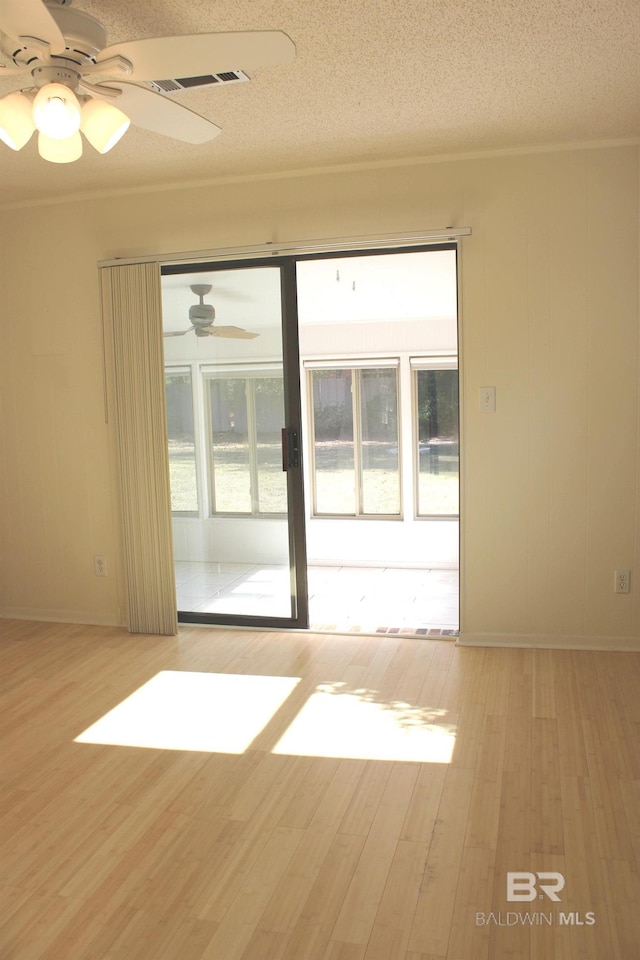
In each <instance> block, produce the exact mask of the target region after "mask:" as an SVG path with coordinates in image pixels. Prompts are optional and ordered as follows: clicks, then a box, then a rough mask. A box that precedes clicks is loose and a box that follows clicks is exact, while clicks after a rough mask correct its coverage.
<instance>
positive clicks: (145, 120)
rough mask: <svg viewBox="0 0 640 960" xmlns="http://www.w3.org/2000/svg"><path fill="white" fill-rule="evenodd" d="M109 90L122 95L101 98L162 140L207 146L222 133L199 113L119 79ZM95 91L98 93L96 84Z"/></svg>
mask: <svg viewBox="0 0 640 960" xmlns="http://www.w3.org/2000/svg"><path fill="white" fill-rule="evenodd" d="M110 88H111V89H113V88H117V89H119V90H122V94H121V95H120V96H119V97H117V98H116V99H115V100H114V99H113V98H111V97H107V96H105V98H104V99H105V100H107V102H108V103H113V104H115V106H117V107H118V109H119V110H122V112H123V113H125V114H126V115H127V116H128V117H129V119H130V120H131V122H132V123H135V124H136V125H137V126H138V127H142V128H143V129H144V130H152V131H153V132H154V133H160V134H162V136H163V137H173V139H174V140H183V141H185V143H206V142H207V141H208V140H213V138H214V137H217V136H218V134H219V133H221V132H222V131H221V129H220V127H218V126H217V125H216V124H215V123H211V121H210V120H207V119H206V118H205V117H201V116H200V114H199V113H194V111H193V110H189V108H188V107H184V106H182V104H181V103H176V101H175V100H170V99H169V98H168V97H164V96H163V95H162V94H160V93H154V92H153V91H152V90H147V89H145V87H138V86H137V85H136V84H135V83H128V82H125V81H124V80H118V81H117V82H115V83H112V84H110ZM94 89H95V90H96V91H97V90H99V89H100V87H99V85H98V86H96V87H95V88H94Z"/></svg>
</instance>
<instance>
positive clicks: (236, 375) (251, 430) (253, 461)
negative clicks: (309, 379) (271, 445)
mask: <svg viewBox="0 0 640 960" xmlns="http://www.w3.org/2000/svg"><path fill="white" fill-rule="evenodd" d="M200 374H201V376H200V383H201V389H202V408H203V412H204V418H203V419H204V423H203V426H204V437H203V439H204V451H205V454H204V461H205V472H206V483H207V494H208V503H207V517H208V518H209V519H218V518H222V517H232V518H236V519H256V518H259V519H260V520H268V519H277V520H282V518H283V517H286V516H287V510H286V507H285V510H284V511H282V512H281V513H263V512H261V511H260V509H259V481H258V464H257V456H256V455H257V434H256V418H255V392H254V390H253V388H252V387H250V388H249V394H248V395H247V435H248V438H249V439H248V448H249V475H250V488H251V511H250V512H249V511H243V512H231V511H227V510H216V495H215V463H214V456H213V449H212V443H211V436H212V430H211V406H210V401H209V382H211V381H213V380H228V379H238V380H244V381H245V389H246V388H247V387H248V386H249V384H250V383H252V381H257V380H261V379H266V378H271V379H272V378H273V377H274V376H275V377H277V376H278V374H279V375H280V377H282V363H278V362H276V361H274V362H269V361H267V362H265V361H260V362H258V363H255V364H233V363H230V364H210V363H207V364H202V365H200Z"/></svg>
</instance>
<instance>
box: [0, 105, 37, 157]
mask: <svg viewBox="0 0 640 960" xmlns="http://www.w3.org/2000/svg"><path fill="white" fill-rule="evenodd" d="M34 130H35V124H34V122H33V103H32V101H31V99H30V98H29V97H27V96H25V94H24V93H18V92H16V93H10V94H8V95H7V96H6V97H3V98H2V100H0V140H2V142H3V143H6V145H7V146H8V147H11V149H12V150H22V148H23V147H24V145H25V143H27V141H28V140H29V138H30V137H31V134H32V133H33V131H34Z"/></svg>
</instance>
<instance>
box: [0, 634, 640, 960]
mask: <svg viewBox="0 0 640 960" xmlns="http://www.w3.org/2000/svg"><path fill="white" fill-rule="evenodd" d="M0 638H1V639H0V661H1V663H0V678H1V686H2V697H1V700H0V705H1V709H2V721H1V730H2V734H3V736H4V744H3V747H2V757H1V759H2V769H1V775H0V778H1V783H2V787H3V806H2V819H1V821H0V822H1V824H2V834H1V838H0V839H1V847H0V884H1V889H0V893H1V895H2V903H1V904H0V957H2V960H445V958H446V960H502V958H517V960H578V958H579V960H585V958H586V960H637V958H638V957H639V956H640V880H639V872H640V746H639V745H640V655H636V654H626V653H612V654H605V653H583V652H563V651H553V652H551V651H540V650H539V651H531V650H504V649H501V650H497V649H494V650H490V649H486V650H481V649H469V648H458V647H456V646H455V644H454V643H453V642H452V641H447V640H426V639H414V638H404V637H389V636H384V637H374V638H371V637H358V636H354V635H349V636H345V637H340V636H327V635H311V634H298V633H291V634H280V633H269V632H263V633H258V632H237V631H231V630H224V629H204V628H200V627H195V628H189V629H186V628H185V629H182V631H181V634H180V636H179V638H177V639H176V638H159V637H134V636H129V635H128V634H126V633H124V632H123V631H119V630H113V629H109V628H97V627H83V626H67V625H46V624H33V623H21V622H14V621H4V622H0ZM167 671H173V672H180V673H182V674H185V673H194V674H197V675H200V678H201V679H202V677H201V675H202V674H212V675H214V674H224V675H236V678H237V676H238V675H240V680H239V681H238V682H239V683H240V684H242V683H243V682H245V678H248V677H257V678H261V679H259V680H256V681H251V682H252V683H253V684H254V686H252V687H251V691H253V693H251V695H250V696H248V697H247V698H246V699H245V703H246V709H247V711H250V709H252V708H254V707H256V708H257V707H259V706H260V695H259V691H260V689H261V688H262V686H264V689H265V690H267V689H270V684H271V681H269V677H290V678H294V679H297V681H298V682H297V683H296V684H295V685H294V686H291V687H290V688H289V690H288V693H287V691H285V695H284V697H281V698H280V702H279V703H278V704H276V706H275V707H274V706H273V704H272V708H271V712H270V714H269V715H268V716H267V718H266V722H263V724H262V729H259V728H258V729H256V730H255V731H254V732H253V733H251V731H250V732H249V736H250V739H249V741H248V743H245V744H244V746H240V747H236V748H235V749H236V750H237V752H230V748H228V747H227V748H225V749H227V752H225V753H216V752H211V750H209V752H207V750H205V749H203V748H202V744H200V749H199V750H190V749H185V747H186V746H188V744H186V743H184V742H183V743H182V744H179V748H178V749H162V748H161V747H160V746H158V745H156V746H155V747H143V746H132V745H129V746H118V745H113V744H104V743H90V742H77V741H76V738H77V737H78V736H79V735H81V734H82V733H83V732H84V731H86V730H87V728H89V727H90V726H91V725H92V724H94V723H96V721H98V720H99V719H100V718H101V717H103V715H105V714H107V713H108V712H109V711H111V710H113V708H115V707H116V706H117V705H118V704H120V703H121V702H122V701H124V700H125V699H126V698H128V697H130V696H131V695H133V694H135V693H136V691H138V690H140V688H142V687H143V685H144V684H147V687H144V690H147V691H148V690H150V689H154V688H155V687H154V685H155V684H157V682H158V681H157V675H158V674H162V677H164V678H165V679H166V680H167V681H171V680H175V679H176V678H175V674H174V673H172V674H168V673H165V672H167ZM153 678H156V680H154V679H153ZM178 679H179V680H186V679H189V678H187V677H179V678H178ZM196 679H197V678H196ZM211 679H212V678H211V677H205V678H204V680H205V681H207V682H208V681H209V680H211ZM149 681H152V683H151V684H150V685H149V683H148V682H149ZM275 683H276V686H277V683H278V681H276V682H275ZM279 683H280V685H281V686H282V683H283V681H279ZM163 689H164V690H165V693H164V694H163V698H162V700H161V703H160V709H161V712H162V716H159V718H158V724H159V726H160V727H163V729H165V730H171V729H172V728H173V726H174V724H173V723H172V722H171V719H172V717H173V716H175V719H176V726H177V725H178V721H180V723H181V724H182V725H183V727H184V721H185V718H186V720H187V721H188V720H189V717H190V716H191V713H190V710H191V707H190V705H189V704H188V703H187V704H185V703H184V702H183V705H182V707H181V708H180V710H178V708H177V706H176V702H175V700H174V699H173V698H172V694H171V693H170V688H167V687H165V688H163ZM193 689H194V695H193V696H194V700H193V718H195V719H196V720H198V718H199V722H202V713H198V710H200V709H201V708H202V704H200V705H198V704H196V699H197V696H199V694H197V695H196V688H195V687H194V688H193ZM203 689H206V687H205V688H203ZM218 689H221V688H218ZM234 689H235V688H234ZM237 689H241V687H238V688H237ZM167 690H168V691H169V692H167ZM137 696H138V697H139V695H137ZM313 697H315V699H314V700H313V701H312V699H311V698H313ZM213 699H215V703H214V704H212V709H213V708H215V709H218V708H219V706H220V702H221V701H220V698H219V697H218V698H217V699H216V698H213ZM146 703H147V707H144V705H142V706H139V708H138V712H139V713H140V714H145V713H146V712H147V711H148V701H146ZM312 703H315V704H320V705H322V706H323V709H326V710H328V711H329V712H328V713H326V720H325V722H316V725H315V731H311V732H315V733H317V737H314V736H310V730H309V727H308V725H307V728H304V725H303V726H302V727H300V723H301V722H302V719H303V718H304V716H306V715H307V714H306V713H305V711H307V710H308V709H309V705H310V704H312ZM128 704H129V714H128V716H129V721H128V722H127V724H125V726H126V727H127V730H125V734H126V733H127V731H129V732H131V729H133V728H134V727H136V725H137V723H138V720H140V719H141V718H140V717H138V716H136V710H135V707H134V708H132V706H131V705H132V704H142V701H141V700H139V699H136V698H135V697H134V699H132V700H130V701H128ZM345 705H347V706H350V708H353V710H354V711H355V712H354V713H353V715H352V717H353V719H352V721H351V722H350V723H349V724H346V723H345V722H344V716H345V714H343V713H340V712H339V709H342V707H344V706H345ZM125 706H126V705H125ZM205 707H206V704H205ZM132 710H133V712H132ZM234 710H235V714H234ZM334 710H338V712H337V713H332V711H334ZM172 711H173V713H172ZM178 713H179V716H178ZM243 716H244V715H243ZM332 717H333V721H336V718H337V722H338V723H340V722H341V723H342V725H343V726H342V730H343V732H344V737H342V736H339V737H338V738H337V739H336V737H335V730H333V731H332V730H331V726H332ZM358 717H360V718H361V719H362V720H363V729H362V730H359V731H358V730H355V732H356V733H360V734H362V737H361V741H362V743H363V744H364V745H365V750H364V755H365V756H366V755H367V751H369V754H368V756H369V759H362V758H357V757H355V756H352V755H351V756H350V755H347V756H344V757H340V756H337V755H336V754H338V753H339V752H340V749H339V745H340V743H344V745H345V750H344V752H345V754H354V753H357V752H358V750H357V748H354V739H353V736H352V734H354V730H353V729H351V728H352V727H357V726H358V719H357V718H358ZM193 718H192V719H193ZM340 718H342V720H341V719H340ZM146 719H147V720H148V716H147V717H146ZM242 719H243V717H241V716H240V714H239V713H238V708H237V706H233V707H232V708H231V715H230V717H229V720H228V722H225V721H224V720H223V721H222V722H218V724H217V726H218V728H219V730H218V731H216V730H215V729H214V730H212V731H211V733H212V735H214V734H217V733H218V732H219V733H220V735H221V736H222V735H224V736H232V735H235V734H236V733H238V732H239V730H238V728H240V727H242V723H240V720H242ZM142 720H145V716H143V717H142ZM263 721H265V718H263ZM378 722H380V723H381V724H384V723H386V724H387V727H388V728H389V729H392V728H394V725H395V728H396V732H397V734H398V737H399V738H400V739H399V740H398V741H397V742H400V741H402V742H406V743H409V742H411V743H414V742H415V743H416V744H419V745H421V749H422V748H424V745H425V744H427V743H429V742H430V741H429V738H430V737H431V735H432V734H433V736H434V738H435V739H434V742H439V743H445V744H446V743H447V742H449V743H451V742H453V741H452V739H451V738H452V737H453V735H454V734H455V746H454V749H453V753H452V754H451V755H450V757H449V758H445V759H443V758H442V757H440V759H439V762H435V761H432V762H428V761H425V759H424V756H423V758H422V760H423V762H414V761H412V760H410V759H405V760H403V761H390V760H388V759H375V757H376V756H377V755H378V754H377V751H378V750H379V752H380V754H381V755H384V752H385V749H386V750H388V744H387V745H386V746H385V744H384V743H383V742H382V739H381V737H380V736H379V731H380V730H381V729H383V728H382V727H378V726H377V724H378ZM147 726H149V724H147ZM213 726H216V724H214V725H213ZM347 726H349V729H347ZM369 727H370V732H371V733H373V734H374V736H373V742H371V737H370V738H369V742H368V743H367V737H366V734H367V732H368V728H369ZM296 729H298V731H299V732H300V730H302V733H304V732H305V729H306V734H305V736H306V738H307V739H306V740H305V739H304V737H302V738H301V739H300V749H299V751H298V753H297V754H296V753H295V752H293V751H290V752H286V751H283V752H278V750H279V747H278V744H279V743H280V741H281V738H282V737H283V736H284V735H285V734H286V735H287V736H290V735H291V734H292V732H293V731H295V730H296ZM185 730H186V733H185V732H184V730H183V735H184V736H186V735H188V732H189V727H188V722H187V723H186V727H185ZM153 733H154V731H153V730H149V729H147V735H149V736H152V735H153ZM332 737H333V739H331V738H332ZM392 739H393V738H392ZM225 742H231V741H225ZM283 742H286V741H283ZM290 742H291V741H289V743H290ZM394 742H395V741H394ZM327 743H332V744H333V746H332V749H333V751H334V755H331V750H325V752H326V753H327V754H328V755H326V756H319V755H314V751H315V752H316V753H321V752H322V745H323V744H324V745H325V746H326V744H327ZM336 745H337V746H338V749H336ZM174 746H175V745H174ZM307 748H308V749H307ZM305 750H306V753H307V754H308V755H305ZM447 759H448V760H449V762H446V760H447ZM510 871H527V872H533V873H536V872H544V871H556V872H559V873H561V874H562V875H563V876H564V878H565V880H566V885H565V887H564V889H563V890H562V892H561V894H560V896H561V901H560V902H558V903H554V902H552V901H551V900H549V899H548V898H547V897H546V896H545V895H544V893H542V892H541V890H539V893H540V895H541V896H542V899H539V898H536V899H535V900H534V901H533V902H531V903H529V902H514V901H511V902H509V901H507V887H506V883H507V879H506V875H507V872H510ZM561 913H562V914H563V915H564V919H565V920H567V921H568V920H569V919H573V923H569V922H566V923H563V924H561V916H560V914H561ZM527 915H528V916H529V920H528V921H527ZM591 916H593V918H595V923H593V924H589V919H590V918H591ZM492 918H493V919H492ZM534 920H538V922H537V923H533V922H532V921H534ZM483 921H484V922H483Z"/></svg>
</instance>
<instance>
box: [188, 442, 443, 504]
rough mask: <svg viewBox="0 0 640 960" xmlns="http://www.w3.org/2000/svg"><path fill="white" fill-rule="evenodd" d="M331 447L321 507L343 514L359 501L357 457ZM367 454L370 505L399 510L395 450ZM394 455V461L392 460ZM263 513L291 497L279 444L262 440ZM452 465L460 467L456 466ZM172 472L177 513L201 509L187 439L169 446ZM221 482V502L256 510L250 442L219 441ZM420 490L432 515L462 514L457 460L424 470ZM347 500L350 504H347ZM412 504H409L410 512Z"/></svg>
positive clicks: (322, 467) (323, 462) (321, 472)
mask: <svg viewBox="0 0 640 960" xmlns="http://www.w3.org/2000/svg"><path fill="white" fill-rule="evenodd" d="M331 447H333V449H328V448H325V449H324V450H323V455H322V456H320V457H318V454H317V452H316V487H317V501H318V502H317V508H318V512H319V513H324V514H334V515H340V513H341V511H343V515H344V511H345V509H350V508H351V505H352V504H353V503H354V476H353V458H352V454H350V453H349V450H348V449H345V448H344V447H342V449H340V450H338V449H336V447H337V445H333V444H332V445H331ZM370 454H371V455H369V456H367V462H366V466H365V470H364V489H363V495H364V507H365V509H366V510H367V511H368V512H370V513H378V514H386V515H389V514H391V515H393V514H394V513H397V512H398V504H397V497H398V495H397V470H396V469H395V463H394V458H393V456H392V455H390V453H389V450H386V451H385V450H382V449H381V450H379V451H378V452H377V453H376V454H375V455H374V454H373V453H371V452H370ZM390 460H391V464H390V463H389V461H390ZM258 461H259V468H258V469H259V487H260V512H261V513H265V514H269V513H282V512H284V510H285V502H286V478H285V474H284V473H283V472H282V465H281V452H280V445H279V444H260V445H259V447H258ZM451 467H453V468H454V469H453V470H452V469H451ZM169 472H170V478H171V506H172V509H173V510H174V511H177V512H187V513H189V512H191V513H195V512H197V509H198V504H197V497H196V471H195V459H194V452H193V447H192V446H191V447H190V446H189V445H186V444H177V443H174V442H173V443H171V444H170V445H169ZM215 482H216V491H217V506H218V510H219V511H220V512H224V513H248V512H250V510H251V495H250V489H249V469H248V463H247V450H246V445H244V444H241V443H239V444H224V445H217V446H216V460H215ZM419 495H420V504H421V508H422V511H423V513H426V510H425V505H426V504H428V510H429V514H434V515H441V516H442V515H455V514H457V513H458V474H457V461H456V460H455V458H454V459H452V460H451V462H450V463H447V462H446V461H444V458H443V461H441V463H440V472H439V473H428V472H426V471H424V470H423V471H421V473H420V476H419ZM346 505H349V507H347V506H346ZM411 509H412V506H410V505H408V504H405V512H409V511H410V510H411Z"/></svg>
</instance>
